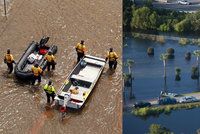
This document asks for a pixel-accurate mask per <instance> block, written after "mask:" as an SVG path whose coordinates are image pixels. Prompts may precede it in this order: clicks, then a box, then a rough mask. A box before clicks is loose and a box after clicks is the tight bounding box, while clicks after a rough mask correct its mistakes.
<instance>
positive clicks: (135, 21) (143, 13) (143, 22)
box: [131, 7, 151, 30]
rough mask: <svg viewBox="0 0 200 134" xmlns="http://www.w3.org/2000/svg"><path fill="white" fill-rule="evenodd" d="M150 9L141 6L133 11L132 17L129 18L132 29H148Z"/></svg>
mask: <svg viewBox="0 0 200 134" xmlns="http://www.w3.org/2000/svg"><path fill="white" fill-rule="evenodd" d="M150 15H151V10H150V9H149V8H148V7H142V8H139V9H137V10H135V11H134V12H133V18H132V20H131V27H132V29H141V30H148V29H150V27H151V26H150V21H149V16H150Z"/></svg>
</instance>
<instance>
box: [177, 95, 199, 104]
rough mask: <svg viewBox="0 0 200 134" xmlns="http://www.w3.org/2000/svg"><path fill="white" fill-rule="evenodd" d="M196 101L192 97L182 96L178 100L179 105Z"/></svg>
mask: <svg viewBox="0 0 200 134" xmlns="http://www.w3.org/2000/svg"><path fill="white" fill-rule="evenodd" d="M196 101H199V100H198V99H197V98H196V97H194V96H184V97H181V98H180V99H179V100H178V102H179V103H187V102H196Z"/></svg>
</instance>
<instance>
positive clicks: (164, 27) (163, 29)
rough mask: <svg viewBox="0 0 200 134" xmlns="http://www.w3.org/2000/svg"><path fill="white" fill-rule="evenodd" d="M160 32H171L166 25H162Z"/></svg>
mask: <svg viewBox="0 0 200 134" xmlns="http://www.w3.org/2000/svg"><path fill="white" fill-rule="evenodd" d="M159 30H160V31H162V32H168V31H169V30H170V28H169V25H167V24H166V23H164V24H162V25H160V27H159Z"/></svg>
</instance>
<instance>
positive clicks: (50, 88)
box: [44, 80, 56, 103]
mask: <svg viewBox="0 0 200 134" xmlns="http://www.w3.org/2000/svg"><path fill="white" fill-rule="evenodd" d="M44 91H45V92H46V95H47V103H50V98H52V102H53V101H54V97H55V92H56V91H55V88H54V87H53V84H52V81H51V80H49V82H48V84H46V85H45V86H44Z"/></svg>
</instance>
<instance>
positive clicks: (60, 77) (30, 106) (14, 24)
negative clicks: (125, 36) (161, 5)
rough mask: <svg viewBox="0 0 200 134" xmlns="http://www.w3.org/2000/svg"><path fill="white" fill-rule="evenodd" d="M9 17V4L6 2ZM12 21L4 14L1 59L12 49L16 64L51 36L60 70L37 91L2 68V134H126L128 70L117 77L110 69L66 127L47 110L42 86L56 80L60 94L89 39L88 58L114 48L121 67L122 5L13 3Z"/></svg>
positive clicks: (69, 0) (84, 0)
mask: <svg viewBox="0 0 200 134" xmlns="http://www.w3.org/2000/svg"><path fill="white" fill-rule="evenodd" d="M0 4H1V5H0V9H1V10H0V11H1V14H2V15H3V14H4V12H3V5H2V3H0ZM7 6H8V9H9V12H8V17H7V19H6V18H5V17H4V16H2V15H0V50H1V51H0V56H1V57H2V59H3V56H4V54H5V52H6V50H7V48H10V49H11V52H12V53H13V55H14V57H15V59H16V60H18V59H19V58H20V56H21V55H22V53H23V52H24V50H25V49H26V48H27V46H28V43H29V42H31V41H32V40H35V41H39V39H40V38H41V37H42V36H43V35H46V36H50V42H49V43H50V44H57V45H58V47H59V48H58V53H57V54H56V59H57V66H56V70H55V72H54V73H52V74H47V73H46V74H45V77H43V80H42V84H41V86H39V87H34V86H31V85H29V84H26V83H23V82H20V81H18V80H16V78H15V77H14V75H11V76H10V75H7V73H6V71H7V70H6V65H5V64H4V63H3V60H2V61H1V63H0V85H1V89H0V98H1V99H0V133H1V134H14V133H15V134H28V133H30V134H64V133H65V134H80V133H81V134H101V133H104V134H121V133H122V94H121V92H122V86H121V85H122V84H121V83H122V67H121V66H120V65H119V66H118V67H117V70H116V71H115V73H113V74H111V73H110V72H109V71H108V66H106V68H105V69H104V72H103V74H102V75H101V77H100V79H99V81H98V84H97V85H96V87H95V89H94V91H93V92H92V94H91V96H90V97H89V100H88V101H87V103H86V105H85V107H84V109H83V110H82V111H79V112H71V113H69V114H68V115H67V117H66V119H65V120H64V121H63V122H60V117H59V112H58V110H56V109H48V108H47V107H46V96H45V93H44V92H43V91H42V86H43V85H44V84H45V83H46V81H48V79H49V78H50V79H52V80H53V82H54V86H55V88H56V89H57V90H58V89H59V87H60V86H61V84H62V82H64V80H65V78H66V77H67V76H68V74H69V73H70V71H71V70H72V69H73V67H74V65H75V63H76V52H75V50H74V46H75V45H76V43H77V42H79V41H80V40H82V39H83V40H85V43H86V46H87V50H88V51H87V54H91V55H94V56H99V57H103V58H104V57H105V54H106V52H107V50H108V49H109V47H113V48H114V50H115V51H116V52H117V53H118V55H119V57H120V58H119V62H121V57H122V54H121V50H122V16H121V14H122V1H121V0H112V1H108V0H78V1H77V0H76V1H75V0H31V1H30V0H9V1H8V3H7Z"/></svg>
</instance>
